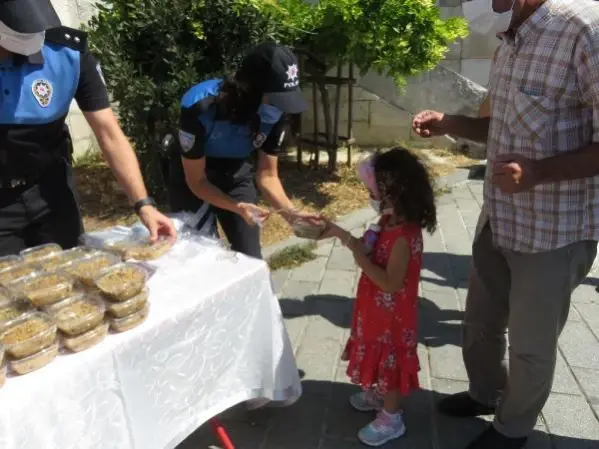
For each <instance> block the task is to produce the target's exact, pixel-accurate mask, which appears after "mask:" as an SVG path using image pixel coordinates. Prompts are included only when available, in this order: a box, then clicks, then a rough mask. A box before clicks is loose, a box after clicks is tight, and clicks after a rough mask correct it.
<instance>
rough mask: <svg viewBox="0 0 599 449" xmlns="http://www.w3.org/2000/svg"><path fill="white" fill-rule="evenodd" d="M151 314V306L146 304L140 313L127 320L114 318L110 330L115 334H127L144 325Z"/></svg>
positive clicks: (126, 318)
mask: <svg viewBox="0 0 599 449" xmlns="http://www.w3.org/2000/svg"><path fill="white" fill-rule="evenodd" d="M149 313H150V304H146V305H145V307H144V308H143V309H141V310H140V311H139V312H136V313H134V314H133V315H129V316H128V317H125V318H112V319H111V320H110V328H111V329H112V330H113V331H115V332H126V331H128V330H131V329H133V328H135V327H137V326H139V325H140V324H141V323H143V322H144V321H145V320H146V318H147V317H148V314H149Z"/></svg>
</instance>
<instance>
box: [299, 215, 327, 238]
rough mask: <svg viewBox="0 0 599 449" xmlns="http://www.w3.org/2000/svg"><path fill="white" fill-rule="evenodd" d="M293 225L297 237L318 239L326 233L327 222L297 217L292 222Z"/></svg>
mask: <svg viewBox="0 0 599 449" xmlns="http://www.w3.org/2000/svg"><path fill="white" fill-rule="evenodd" d="M291 227H292V228H293V233H294V234H295V235H296V236H297V237H300V238H303V239H312V240H317V239H319V238H320V237H321V236H322V234H323V233H324V231H325V229H326V223H325V222H324V221H321V222H317V223H315V222H313V221H310V220H306V219H297V220H295V221H294V222H293V223H292V225H291Z"/></svg>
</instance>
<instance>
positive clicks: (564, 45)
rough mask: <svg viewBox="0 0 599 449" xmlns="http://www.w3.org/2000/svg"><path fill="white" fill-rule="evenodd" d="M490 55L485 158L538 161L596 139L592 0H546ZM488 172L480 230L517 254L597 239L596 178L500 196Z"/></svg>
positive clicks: (598, 31)
mask: <svg viewBox="0 0 599 449" xmlns="http://www.w3.org/2000/svg"><path fill="white" fill-rule="evenodd" d="M501 37H502V41H503V42H502V44H501V45H500V47H499V48H498V51H497V53H496V57H495V62H494V67H493V71H492V73H491V80H490V83H489V86H490V87H489V96H490V100H491V122H490V127H489V140H488V147H487V151H488V159H489V160H490V161H492V160H493V159H494V158H495V157H496V156H498V155H501V154H507V153H517V154H520V155H522V156H525V157H528V158H531V159H542V158H547V157H551V156H555V155H558V154H562V153H566V152H569V151H575V150H578V149H581V148H584V147H586V146H588V145H590V144H592V143H593V142H597V143H599V2H596V1H594V0H547V1H546V2H545V3H544V4H543V5H542V6H541V7H539V9H537V10H536V11H535V12H534V13H533V15H532V16H531V17H530V18H528V19H527V20H526V21H525V22H524V23H523V24H522V25H521V26H520V28H519V29H518V30H517V31H516V32H515V33H514V34H513V35H511V36H510V35H508V34H504V35H502V36H501ZM490 175H491V170H490V169H489V170H487V176H486V180H485V187H484V206H483V213H482V214H481V220H480V221H479V228H481V227H482V225H483V224H484V223H486V221H487V219H488V220H489V223H490V226H491V230H492V231H493V235H494V239H495V244H496V245H497V246H499V247H501V248H505V249H508V250H513V251H519V252H541V251H548V250H553V249H557V248H560V247H563V246H566V245H568V244H571V243H574V242H578V241H582V240H596V241H598V240H599V176H596V177H593V178H586V179H579V180H574V181H565V182H559V183H548V184H543V185H538V186H536V187H535V188H534V189H532V190H531V191H528V192H523V193H518V194H515V195H509V194H503V193H502V192H501V191H500V190H499V189H498V188H497V187H495V186H494V185H492V184H491V182H490Z"/></svg>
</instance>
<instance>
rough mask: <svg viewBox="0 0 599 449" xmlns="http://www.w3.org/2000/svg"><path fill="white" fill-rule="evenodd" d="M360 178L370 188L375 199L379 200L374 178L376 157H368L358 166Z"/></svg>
mask: <svg viewBox="0 0 599 449" xmlns="http://www.w3.org/2000/svg"><path fill="white" fill-rule="evenodd" d="M358 178H360V180H361V181H362V182H363V183H364V184H365V185H366V187H368V189H369V190H370V192H371V193H372V194H373V195H374V199H375V200H378V199H379V191H378V188H377V186H376V178H375V177H374V156H370V157H367V158H366V159H364V160H362V161H361V162H360V163H359V164H358Z"/></svg>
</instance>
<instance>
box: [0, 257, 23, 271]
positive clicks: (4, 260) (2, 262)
mask: <svg viewBox="0 0 599 449" xmlns="http://www.w3.org/2000/svg"><path fill="white" fill-rule="evenodd" d="M20 262H23V258H22V257H21V256H14V255H11V256H4V257H0V271H2V270H6V269H7V268H10V267H12V266H14V265H16V264H18V263H20Z"/></svg>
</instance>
